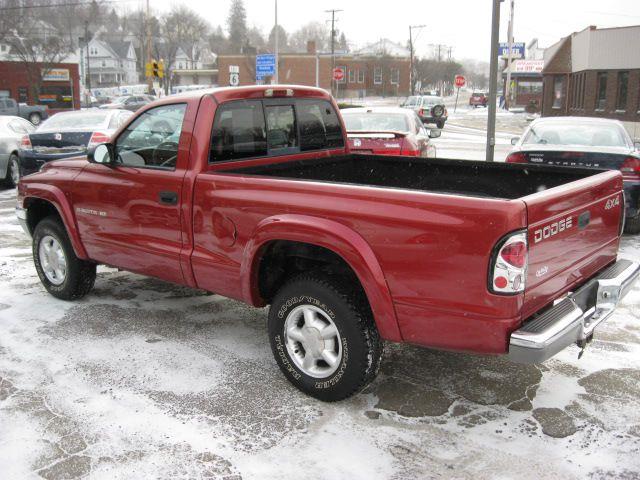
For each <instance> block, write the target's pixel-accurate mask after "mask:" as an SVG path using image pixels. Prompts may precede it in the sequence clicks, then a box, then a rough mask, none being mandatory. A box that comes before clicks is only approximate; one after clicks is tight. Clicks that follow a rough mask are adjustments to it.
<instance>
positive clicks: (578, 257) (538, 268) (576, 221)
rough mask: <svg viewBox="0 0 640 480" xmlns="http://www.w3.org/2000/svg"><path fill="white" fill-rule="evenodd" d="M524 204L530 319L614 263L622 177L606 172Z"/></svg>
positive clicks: (527, 313) (526, 311) (529, 198)
mask: <svg viewBox="0 0 640 480" xmlns="http://www.w3.org/2000/svg"><path fill="white" fill-rule="evenodd" d="M522 200H523V201H524V202H525V204H526V206H527V224H528V234H527V236H528V242H529V263H528V270H527V283H526V285H527V287H526V289H525V305H524V310H523V318H527V317H529V316H530V315H532V314H533V313H536V312H537V311H538V310H540V309H541V308H542V307H544V306H546V305H548V304H549V303H551V302H553V301H554V300H556V299H557V298H558V297H560V296H561V295H563V294H564V293H566V292H568V291H569V290H572V289H573V288H574V287H575V286H577V285H578V284H580V283H583V282H584V281H586V280H587V279H589V278H590V277H591V276H593V275H594V274H595V273H596V272H597V271H598V270H601V269H602V268H604V267H605V266H606V265H608V264H609V263H611V262H612V261H614V260H615V259H616V256H617V252H618V242H619V235H620V227H621V223H620V222H621V215H622V212H623V208H622V207H623V205H624V198H623V194H622V176H621V175H620V173H618V172H614V171H611V172H603V173H599V174H597V175H593V176H590V177H588V178H585V179H582V180H577V181H575V182H571V183H568V184H565V185H562V186H560V187H556V188H551V189H549V190H545V191H542V192H539V193H536V194H533V195H529V196H527V197H524V198H523V199H522Z"/></svg>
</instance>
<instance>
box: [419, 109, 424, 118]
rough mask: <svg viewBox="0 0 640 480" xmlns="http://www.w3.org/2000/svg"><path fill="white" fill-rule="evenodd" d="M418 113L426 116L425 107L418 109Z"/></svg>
mask: <svg viewBox="0 0 640 480" xmlns="http://www.w3.org/2000/svg"><path fill="white" fill-rule="evenodd" d="M418 115H420V116H421V117H423V116H424V108H421V109H420V110H419V111H418Z"/></svg>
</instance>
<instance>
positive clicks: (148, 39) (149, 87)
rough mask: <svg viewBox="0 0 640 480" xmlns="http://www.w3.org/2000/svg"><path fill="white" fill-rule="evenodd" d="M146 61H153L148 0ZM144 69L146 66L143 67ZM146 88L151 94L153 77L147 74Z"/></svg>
mask: <svg viewBox="0 0 640 480" xmlns="http://www.w3.org/2000/svg"><path fill="white" fill-rule="evenodd" d="M146 16H147V62H148V63H151V62H152V61H153V59H152V57H151V52H152V49H151V13H150V11H149V0H147V15H146ZM145 71H146V68H145ZM147 88H148V90H149V92H148V93H149V95H153V94H154V92H153V77H152V76H149V78H147Z"/></svg>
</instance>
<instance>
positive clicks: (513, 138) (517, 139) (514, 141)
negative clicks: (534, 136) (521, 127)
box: [511, 137, 520, 145]
mask: <svg viewBox="0 0 640 480" xmlns="http://www.w3.org/2000/svg"><path fill="white" fill-rule="evenodd" d="M519 141H520V137H511V145H515V144H516V143H518V142H519Z"/></svg>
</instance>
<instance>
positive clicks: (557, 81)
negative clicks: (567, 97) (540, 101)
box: [553, 75, 564, 108]
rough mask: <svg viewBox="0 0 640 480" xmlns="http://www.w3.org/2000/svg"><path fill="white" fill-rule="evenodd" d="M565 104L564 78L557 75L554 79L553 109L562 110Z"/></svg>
mask: <svg viewBox="0 0 640 480" xmlns="http://www.w3.org/2000/svg"><path fill="white" fill-rule="evenodd" d="M563 103H564V77H563V76H562V75H556V76H555V77H554V78H553V108H562V104H563Z"/></svg>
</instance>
